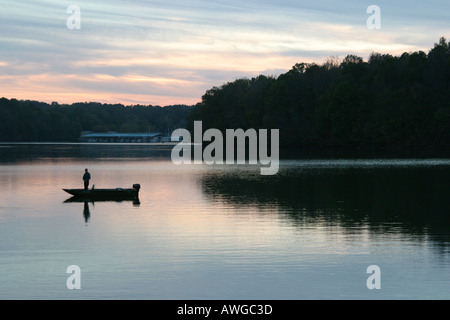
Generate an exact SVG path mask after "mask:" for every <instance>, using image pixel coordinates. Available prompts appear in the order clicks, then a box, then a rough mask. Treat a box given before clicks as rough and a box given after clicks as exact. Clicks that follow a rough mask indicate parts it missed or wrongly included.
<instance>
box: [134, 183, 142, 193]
mask: <svg viewBox="0 0 450 320" xmlns="http://www.w3.org/2000/svg"><path fill="white" fill-rule="evenodd" d="M133 189H136V190H137V191H138V192H139V190H140V189H141V185H140V184H139V183H135V184H133Z"/></svg>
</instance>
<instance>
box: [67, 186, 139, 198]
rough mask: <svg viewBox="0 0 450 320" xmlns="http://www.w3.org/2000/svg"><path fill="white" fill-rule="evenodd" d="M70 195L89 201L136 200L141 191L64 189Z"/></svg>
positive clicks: (131, 189) (132, 189)
mask: <svg viewBox="0 0 450 320" xmlns="http://www.w3.org/2000/svg"><path fill="white" fill-rule="evenodd" d="M63 190H64V191H65V192H67V193H68V194H71V195H72V196H74V197H77V198H89V199H109V198H110V199H136V198H137V197H138V195H139V191H138V190H136V189H134V188H130V189H122V188H116V189H94V190H92V189H88V190H85V189H63Z"/></svg>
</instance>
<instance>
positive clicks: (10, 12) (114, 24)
mask: <svg viewBox="0 0 450 320" xmlns="http://www.w3.org/2000/svg"><path fill="white" fill-rule="evenodd" d="M70 5H76V6H78V7H79V8H80V26H81V29H73V30H71V29H69V28H68V27H67V25H66V22H67V19H68V18H70V17H71V16H72V14H71V13H67V8H68V7H69V6H70ZM370 5H377V6H379V7H380V9H381V29H379V30H376V29H375V30H370V29H369V28H367V25H366V21H367V19H368V18H369V16H370V14H368V13H367V12H366V10H367V8H368V7H369V6H370ZM449 21H450V2H449V1H448V0H433V1H418V0H408V1H406V0H370V1H361V0H343V1H337V0H333V1H332V0H314V1H303V0H239V1H238V0H220V1H219V0H178V1H173V0H90V1H86V0H70V1H66V0H53V1H52V0H8V1H5V0H0V97H6V98H17V99H30V100H39V101H45V102H52V101H58V102H60V103H72V102H84V101H97V102H103V103H123V104H125V105H132V104H145V105H148V104H152V105H161V106H164V105H171V104H195V103H196V102H199V101H201V96H202V95H203V94H204V93H205V91H206V90H208V89H210V88H212V87H213V86H220V85H222V84H224V83H226V82H228V81H233V80H235V79H237V78H242V77H248V78H251V77H254V76H257V75H259V74H265V75H268V76H269V75H273V76H277V75H279V74H281V73H284V72H286V71H288V70H289V69H290V68H291V67H292V66H293V65H294V64H295V63H297V62H317V63H322V62H324V61H325V60H326V59H327V58H329V57H331V56H335V57H336V56H337V57H339V58H341V59H342V58H344V57H345V56H346V55H347V54H356V55H359V56H361V57H363V58H364V59H365V60H367V58H368V57H369V55H370V54H371V53H372V52H379V53H390V54H392V55H398V54H401V53H403V52H411V51H417V50H424V51H425V52H428V50H429V49H430V48H432V47H433V45H434V43H435V42H438V40H439V38H440V37H441V36H445V37H446V38H447V39H448V38H450V23H449Z"/></svg>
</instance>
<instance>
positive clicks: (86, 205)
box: [64, 197, 141, 225]
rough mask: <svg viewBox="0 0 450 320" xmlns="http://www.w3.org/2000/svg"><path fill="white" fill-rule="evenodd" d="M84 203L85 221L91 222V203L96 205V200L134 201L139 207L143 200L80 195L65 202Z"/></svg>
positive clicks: (134, 204) (135, 205)
mask: <svg viewBox="0 0 450 320" xmlns="http://www.w3.org/2000/svg"><path fill="white" fill-rule="evenodd" d="M74 202H76V203H83V204H84V205H83V218H84V222H85V223H86V225H87V223H88V222H89V219H90V218H91V211H90V209H89V203H91V204H92V206H95V203H96V202H132V203H133V207H139V206H140V204H141V202H140V201H139V198H136V199H112V200H111V199H106V198H105V199H98V198H95V199H94V198H93V199H88V198H79V197H71V198H69V199H67V200H65V201H64V203H74Z"/></svg>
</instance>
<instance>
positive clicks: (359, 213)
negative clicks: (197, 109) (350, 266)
mask: <svg viewBox="0 0 450 320" xmlns="http://www.w3.org/2000/svg"><path fill="white" fill-rule="evenodd" d="M327 163H328V165H324V164H323V163H322V162H317V163H316V164H315V165H314V163H313V162H309V163H305V162H301V161H298V162H293V163H290V164H289V165H286V166H284V168H283V169H282V170H280V172H279V174H278V175H276V176H260V175H257V174H255V173H254V172H253V171H250V170H249V171H245V170H241V171H240V172H238V173H236V172H232V171H227V170H222V171H220V170H216V171H215V172H213V173H207V174H205V175H204V176H203V178H202V189H203V192H204V194H206V195H207V196H208V198H209V199H210V200H212V201H213V202H216V203H220V202H226V203H228V204H231V205H233V206H235V207H236V208H242V207H246V206H254V207H259V208H263V207H277V208H278V212H280V213H281V214H283V215H285V217H286V218H287V219H288V220H289V221H290V222H291V223H292V224H294V225H296V226H299V227H303V226H305V225H310V226H314V225H316V226H317V225H319V224H320V225H321V226H324V225H328V226H332V225H335V226H336V225H338V226H340V227H342V228H343V230H344V232H347V233H353V232H355V231H356V232H358V231H361V230H368V231H369V232H371V233H378V234H382V233H386V234H389V233H399V232H400V233H403V234H408V235H410V236H414V237H416V238H418V239H421V240H423V239H424V238H425V237H431V238H433V239H436V240H438V241H440V243H442V244H448V242H449V240H450V237H449V234H450V220H449V219H450V216H449V212H450V197H449V190H450V171H449V169H448V166H429V167H427V166H410V165H408V166H404V167H402V166H394V167H391V166H388V165H383V166H372V167H371V166H367V165H365V166H363V167H358V166H348V165H342V164H341V165H339V162H336V163H334V164H333V162H330V161H328V162H327Z"/></svg>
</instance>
